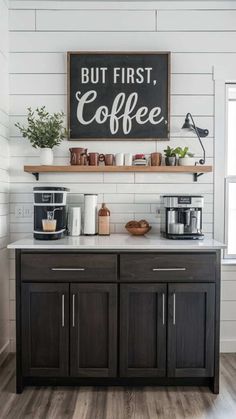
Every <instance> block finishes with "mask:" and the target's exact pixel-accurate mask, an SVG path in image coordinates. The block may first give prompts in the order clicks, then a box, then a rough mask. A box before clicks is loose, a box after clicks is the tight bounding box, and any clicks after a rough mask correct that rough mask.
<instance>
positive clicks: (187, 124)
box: [182, 116, 193, 130]
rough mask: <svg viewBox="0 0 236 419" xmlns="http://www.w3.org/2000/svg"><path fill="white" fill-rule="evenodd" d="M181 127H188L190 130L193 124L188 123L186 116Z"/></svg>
mask: <svg viewBox="0 0 236 419" xmlns="http://www.w3.org/2000/svg"><path fill="white" fill-rule="evenodd" d="M182 129H189V130H192V129H193V125H192V124H190V120H189V117H187V116H186V118H185V121H184V124H183V126H182Z"/></svg>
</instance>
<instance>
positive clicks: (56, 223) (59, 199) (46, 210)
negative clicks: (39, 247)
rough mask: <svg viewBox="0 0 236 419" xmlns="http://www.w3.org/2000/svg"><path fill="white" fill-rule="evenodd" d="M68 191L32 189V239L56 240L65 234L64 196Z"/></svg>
mask: <svg viewBox="0 0 236 419" xmlns="http://www.w3.org/2000/svg"><path fill="white" fill-rule="evenodd" d="M68 191H69V189H67V188H60V187H54V186H53V187H36V188H34V238H35V239H38V240H57V239H61V238H62V237H64V236H65V234H66V220H67V217H66V196H67V192H68Z"/></svg>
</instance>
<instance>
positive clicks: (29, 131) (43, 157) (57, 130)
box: [15, 106, 67, 165]
mask: <svg viewBox="0 0 236 419" xmlns="http://www.w3.org/2000/svg"><path fill="white" fill-rule="evenodd" d="M27 110H28V116H27V122H28V125H27V126H26V127H25V126H23V125H21V124H20V123H19V122H18V123H16V124H15V126H16V127H17V128H19V130H20V132H21V134H22V136H23V137H24V138H28V140H29V141H30V143H31V144H32V146H33V147H34V148H40V150H41V152H40V163H41V164H42V165H51V164H52V163H53V151H52V149H53V147H55V146H57V145H59V144H60V143H61V141H62V140H63V139H64V138H66V137H67V130H66V129H65V128H64V126H63V125H64V116H65V115H64V113H63V112H58V113H54V114H52V115H50V114H49V112H47V111H46V109H45V106H42V107H41V108H37V109H36V110H35V111H32V109H31V108H28V109H27Z"/></svg>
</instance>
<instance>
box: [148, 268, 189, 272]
mask: <svg viewBox="0 0 236 419" xmlns="http://www.w3.org/2000/svg"><path fill="white" fill-rule="evenodd" d="M152 270H153V272H155V271H186V268H153V269H152Z"/></svg>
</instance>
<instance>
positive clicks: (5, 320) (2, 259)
mask: <svg viewBox="0 0 236 419" xmlns="http://www.w3.org/2000/svg"><path fill="white" fill-rule="evenodd" d="M8 119H9V118H8V8H7V3H6V2H5V1H4V0H0V361H1V359H2V355H3V353H4V354H5V353H6V352H7V350H8V349H9V272H8V271H9V270H8V251H7V249H6V245H7V243H8V223H9V221H8V218H9V193H8V192H9V190H8V188H9V184H8V181H9V179H8V163H9V160H8Z"/></svg>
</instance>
